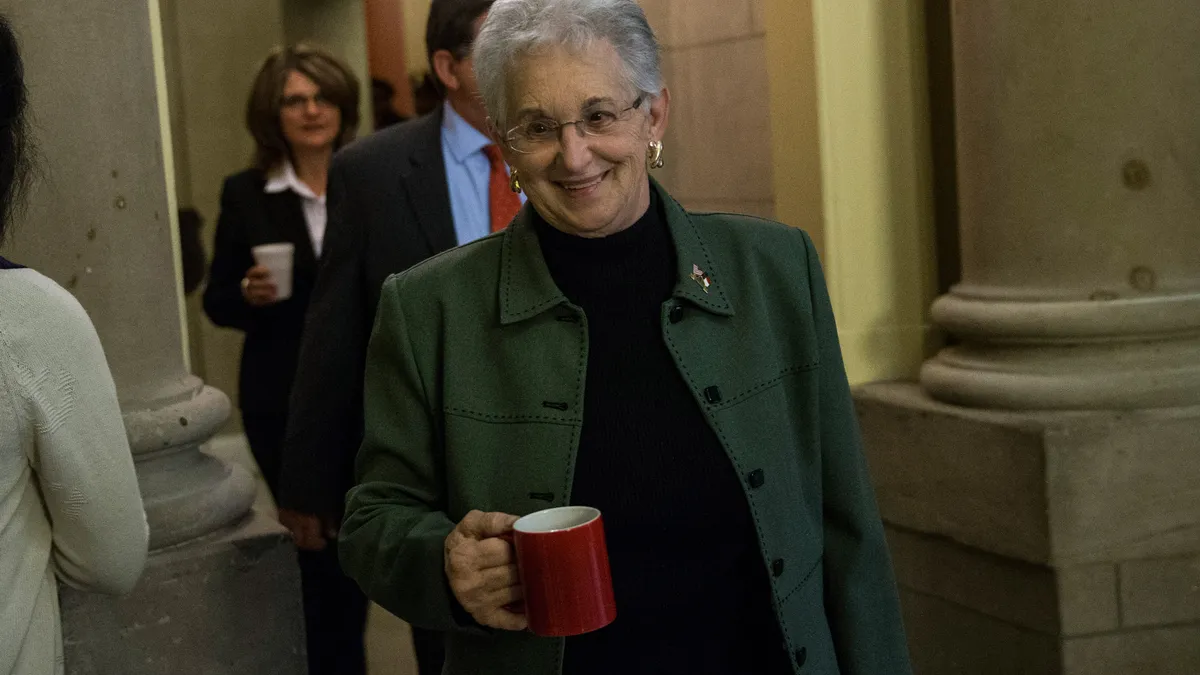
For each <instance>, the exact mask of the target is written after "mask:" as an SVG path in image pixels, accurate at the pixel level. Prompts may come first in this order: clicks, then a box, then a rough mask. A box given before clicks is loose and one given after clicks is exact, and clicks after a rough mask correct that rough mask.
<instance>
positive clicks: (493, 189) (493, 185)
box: [483, 145, 521, 232]
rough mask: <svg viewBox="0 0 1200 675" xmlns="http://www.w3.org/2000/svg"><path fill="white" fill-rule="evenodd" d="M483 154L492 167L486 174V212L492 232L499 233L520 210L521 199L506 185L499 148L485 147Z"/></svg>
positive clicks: (502, 158)
mask: <svg viewBox="0 0 1200 675" xmlns="http://www.w3.org/2000/svg"><path fill="white" fill-rule="evenodd" d="M483 154H485V155H487V158H488V162H490V163H491V165H492V170H491V172H490V173H489V174H488V211H489V212H490V213H491V215H492V232H499V231H500V230H503V229H504V228H506V227H508V224H509V223H510V222H512V219H513V218H514V217H515V216H516V215H517V211H520V210H521V198H520V197H519V196H518V195H517V193H515V192H513V191H512V188H511V187H509V185H508V167H506V166H504V157H503V156H502V155H501V154H500V147H499V146H497V145H486V146H484V148H483Z"/></svg>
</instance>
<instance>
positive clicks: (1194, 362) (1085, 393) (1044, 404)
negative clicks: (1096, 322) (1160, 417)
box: [921, 338, 1200, 410]
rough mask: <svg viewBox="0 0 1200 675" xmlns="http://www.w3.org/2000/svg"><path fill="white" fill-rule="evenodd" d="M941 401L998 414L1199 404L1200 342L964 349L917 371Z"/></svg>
mask: <svg viewBox="0 0 1200 675" xmlns="http://www.w3.org/2000/svg"><path fill="white" fill-rule="evenodd" d="M921 385H922V386H923V387H924V388H925V389H926V390H927V391H928V392H929V393H930V394H931V395H933V396H934V397H935V398H937V399H938V400H940V401H945V402H947V403H952V404H956V405H965V406H971V407H977V408H999V409H1004V410H1133V409H1141V408H1169V407H1178V406H1191V405H1200V339H1197V338H1188V339H1176V340H1156V341H1147V342H1138V343H1120V344H1080V345H1052V344H1043V345H1030V344H980V343H971V344H967V345H963V346H958V347H950V348H947V349H943V350H942V351H941V352H940V353H939V354H938V355H937V356H935V357H934V358H932V359H930V360H929V361H926V362H925V364H924V365H923V366H922V367H921Z"/></svg>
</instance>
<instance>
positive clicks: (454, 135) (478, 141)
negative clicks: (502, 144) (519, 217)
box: [442, 101, 525, 246]
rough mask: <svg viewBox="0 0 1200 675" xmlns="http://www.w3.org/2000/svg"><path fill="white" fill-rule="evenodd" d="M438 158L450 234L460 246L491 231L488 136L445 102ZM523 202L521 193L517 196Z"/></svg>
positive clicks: (489, 141) (490, 169) (523, 196)
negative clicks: (446, 190) (443, 173)
mask: <svg viewBox="0 0 1200 675" xmlns="http://www.w3.org/2000/svg"><path fill="white" fill-rule="evenodd" d="M442 105H443V107H444V110H445V112H444V114H443V115H442V158H443V159H444V160H445V161H446V184H447V185H448V186H449V187H450V215H451V216H452V217H453V218H454V234H455V235H456V236H457V237H458V243H459V245H460V246H461V245H462V244H466V243H469V242H472V241H475V240H476V239H479V238H480V237H484V236H487V235H488V234H489V233H490V232H491V231H492V219H491V212H490V210H489V209H488V178H489V177H490V176H491V171H492V167H491V163H490V162H488V158H487V155H485V154H483V148H484V147H485V146H487V145H490V144H491V142H492V141H491V139H489V138H488V137H487V136H484V135H483V134H482V133H481V132H480V131H479V130H478V129H476V128H475V127H473V126H471V125H470V123H468V122H467V121H466V120H465V119H463V118H462V116H461V115H459V114H458V113H457V112H455V110H454V107H453V106H451V105H450V102H449V101H447V102H445V103H443V104H442ZM520 197H521V203H522V204H524V203H525V195H524V194H522V195H520Z"/></svg>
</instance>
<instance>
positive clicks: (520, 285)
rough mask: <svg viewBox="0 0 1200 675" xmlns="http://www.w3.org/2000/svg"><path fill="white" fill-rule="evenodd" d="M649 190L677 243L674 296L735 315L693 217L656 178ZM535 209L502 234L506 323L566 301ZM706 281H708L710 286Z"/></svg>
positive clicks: (526, 209) (503, 319) (502, 300)
mask: <svg viewBox="0 0 1200 675" xmlns="http://www.w3.org/2000/svg"><path fill="white" fill-rule="evenodd" d="M650 189H652V190H655V191H657V192H658V196H659V198H660V199H661V200H662V203H663V210H664V211H665V213H666V216H667V228H668V229H669V230H670V231H671V240H672V241H673V242H674V244H675V257H676V260H677V261H678V265H679V270H678V281H677V282H676V284H675V291H674V292H673V293H672V296H673V297H676V298H680V299H684V300H687V301H689V302H691V303H692V304H694V305H696V306H697V307H700V308H702V309H704V310H707V311H709V312H712V313H713V314H717V315H719V316H733V305H731V304H730V303H729V298H728V296H727V295H726V293H725V290H724V286H723V284H724V283H726V282H727V281H728V280H725V279H723V278H722V277H721V275H720V272H719V271H718V270H717V269H716V265H715V264H714V263H713V259H712V256H711V255H709V252H708V246H707V245H706V244H705V242H704V240H703V238H701V236H700V233H699V232H698V231H697V230H696V226H695V224H694V223H693V222H692V219H691V216H689V215H688V213H687V211H685V210H684V209H683V207H682V206H681V205H680V204H679V202H676V201H675V199H674V198H672V197H671V195H669V194H667V191H666V190H664V189H663V188H662V186H661V185H659V184H658V181H656V180H654V179H653V178H651V179H650ZM532 208H533V207H532V205H530V204H528V203H527V204H526V205H525V206H524V207H522V208H521V211H520V213H518V214H517V217H516V219H514V220H513V222H512V224H511V225H509V227H508V228H507V229H506V230H505V231H504V234H503V238H504V241H503V245H502V249H501V254H500V293H499V301H500V323H501V324H502V325H508V324H512V323H517V322H520V321H524V320H525V319H528V318H531V317H533V316H536V315H538V314H541V313H542V312H545V311H547V310H549V309H550V308H552V307H557V306H559V305H563V304H566V302H567V298H566V296H564V295H563V294H562V291H560V290H558V286H556V285H555V283H554V279H553V278H552V277H551V276H550V270H549V269H548V268H547V267H546V261H545V260H544V259H543V258H542V247H541V244H539V243H538V238H537V232H536V231H535V230H534V227H533V222H532V215H531V213H532ZM697 272H698V273H697ZM705 280H707V281H708V284H707V290H706V288H705V283H704V282H705Z"/></svg>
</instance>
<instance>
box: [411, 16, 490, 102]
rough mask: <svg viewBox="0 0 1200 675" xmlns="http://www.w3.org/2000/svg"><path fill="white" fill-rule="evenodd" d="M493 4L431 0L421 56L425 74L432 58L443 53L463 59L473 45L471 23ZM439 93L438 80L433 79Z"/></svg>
mask: <svg viewBox="0 0 1200 675" xmlns="http://www.w3.org/2000/svg"><path fill="white" fill-rule="evenodd" d="M495 1H496V0H433V4H432V5H430V7H429V21H428V22H426V24H425V54H426V56H427V57H428V58H429V72H430V73H434V72H435V71H434V68H433V54H434V52H439V51H441V50H443V49H445V50H446V51H448V52H450V53H451V54H453V55H454V58H456V59H462V58H466V56H467V55H468V54H470V53H471V43H472V42H474V41H475V26H474V24H475V20H476V19H478V18H479V17H480V16H482V15H483V14H484V13H485V12H487V11H488V10H489V9H491V8H492V3H494V2H495ZM433 79H434V82H435V83H436V84H437V86H438V89H439V91H440V90H441V87H442V83H441V80H438V79H437V76H436V75H435V76H434V78H433Z"/></svg>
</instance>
